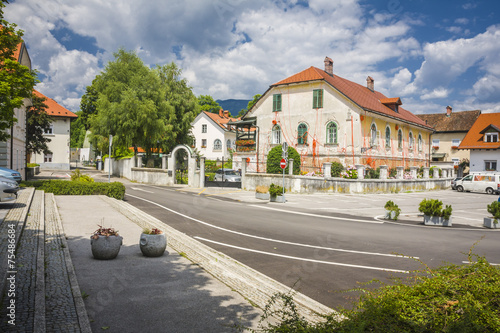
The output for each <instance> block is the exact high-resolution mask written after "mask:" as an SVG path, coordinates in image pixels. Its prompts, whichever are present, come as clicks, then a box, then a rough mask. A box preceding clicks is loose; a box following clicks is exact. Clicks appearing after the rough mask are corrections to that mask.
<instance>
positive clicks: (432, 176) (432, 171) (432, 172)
mask: <svg viewBox="0 0 500 333" xmlns="http://www.w3.org/2000/svg"><path fill="white" fill-rule="evenodd" d="M434 169H438V170H439V177H441V175H442V174H443V170H441V169H440V168H438V167H437V166H435V165H434V166H431V167H430V168H429V177H430V178H434Z"/></svg>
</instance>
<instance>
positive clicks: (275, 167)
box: [266, 145, 300, 175]
mask: <svg viewBox="0 0 500 333" xmlns="http://www.w3.org/2000/svg"><path fill="white" fill-rule="evenodd" d="M282 151H283V150H282V148H281V145H279V146H276V147H274V148H273V149H271V150H270V151H269V154H268V155H267V166H266V170H267V173H275V174H276V173H277V174H279V173H283V169H281V167H280V161H281V153H282ZM288 158H289V159H290V158H293V174H294V175H298V174H300V155H299V153H298V152H297V150H295V148H293V147H290V146H288ZM288 168H289V167H288V165H287V166H286V168H285V174H288Z"/></svg>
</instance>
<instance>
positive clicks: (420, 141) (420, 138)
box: [417, 133, 423, 151]
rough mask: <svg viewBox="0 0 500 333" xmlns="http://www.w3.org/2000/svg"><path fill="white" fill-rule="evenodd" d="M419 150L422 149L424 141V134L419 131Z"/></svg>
mask: <svg viewBox="0 0 500 333" xmlns="http://www.w3.org/2000/svg"><path fill="white" fill-rule="evenodd" d="M417 144H418V151H422V146H423V141H422V134H420V133H418V141H417Z"/></svg>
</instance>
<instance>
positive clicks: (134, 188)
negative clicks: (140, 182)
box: [131, 187, 155, 193]
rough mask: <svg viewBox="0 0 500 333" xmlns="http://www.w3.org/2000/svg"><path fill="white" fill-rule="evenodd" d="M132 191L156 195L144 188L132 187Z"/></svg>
mask: <svg viewBox="0 0 500 333" xmlns="http://www.w3.org/2000/svg"><path fill="white" fill-rule="evenodd" d="M131 189H132V190H136V191H142V192H146V193H155V192H151V191H148V190H143V189H142V188H137V187H131Z"/></svg>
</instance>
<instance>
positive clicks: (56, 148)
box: [30, 90, 78, 170]
mask: <svg viewBox="0 0 500 333" xmlns="http://www.w3.org/2000/svg"><path fill="white" fill-rule="evenodd" d="M33 93H34V94H35V95H37V96H38V97H41V98H45V99H46V100H45V102H44V103H45V104H46V105H47V109H46V111H47V114H48V115H49V116H50V117H51V118H52V126H51V127H50V130H48V131H46V132H45V136H46V137H48V138H49V139H50V142H48V143H47V146H48V147H49V150H50V151H51V152H52V153H50V154H43V153H42V154H32V155H31V161H30V162H31V163H37V164H40V169H57V170H69V169H70V128H71V127H70V125H71V119H76V118H77V117H78V116H77V115H76V114H74V113H73V112H71V111H69V110H67V109H66V108H64V107H63V106H61V105H59V104H58V103H57V102H56V101H54V100H53V99H52V98H48V97H47V96H45V95H43V94H42V93H40V92H38V91H36V90H34V91H33Z"/></svg>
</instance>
